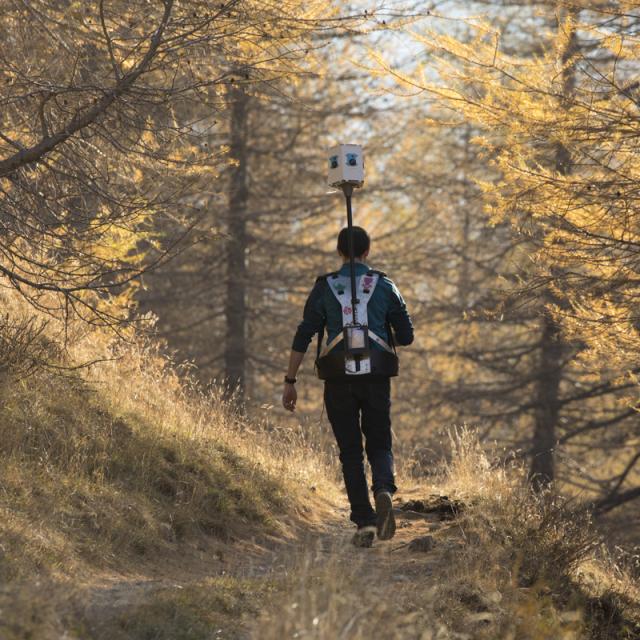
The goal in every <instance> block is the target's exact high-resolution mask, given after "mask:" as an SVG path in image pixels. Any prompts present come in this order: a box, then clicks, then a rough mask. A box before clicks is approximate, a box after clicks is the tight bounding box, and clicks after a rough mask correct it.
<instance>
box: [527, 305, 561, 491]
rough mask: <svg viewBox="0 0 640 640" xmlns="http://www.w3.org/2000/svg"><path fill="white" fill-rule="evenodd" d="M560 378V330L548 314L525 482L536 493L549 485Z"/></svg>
mask: <svg viewBox="0 0 640 640" xmlns="http://www.w3.org/2000/svg"><path fill="white" fill-rule="evenodd" d="M561 379H562V342H561V339H560V329H559V327H558V325H557V324H556V322H555V321H554V319H553V318H552V317H551V315H550V314H549V313H545V314H544V315H543V317H542V336H541V339H540V368H539V372H538V388H537V398H536V412H535V427H534V431H533V442H532V455H533V458H532V460H531V467H530V469H529V479H530V480H531V482H532V485H533V488H534V489H536V490H540V489H542V488H544V487H546V486H548V485H549V484H551V483H552V482H553V479H554V476H555V463H554V449H555V446H556V440H557V437H556V425H557V423H558V409H559V401H558V400H559V395H560V381H561Z"/></svg>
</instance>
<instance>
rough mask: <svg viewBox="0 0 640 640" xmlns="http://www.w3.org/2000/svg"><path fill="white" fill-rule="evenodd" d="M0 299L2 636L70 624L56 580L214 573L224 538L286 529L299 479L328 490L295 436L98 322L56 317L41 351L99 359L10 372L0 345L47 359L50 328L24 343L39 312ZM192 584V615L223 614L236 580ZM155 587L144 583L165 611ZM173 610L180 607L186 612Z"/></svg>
mask: <svg viewBox="0 0 640 640" xmlns="http://www.w3.org/2000/svg"><path fill="white" fill-rule="evenodd" d="M3 302H4V307H5V308H6V309H7V310H8V311H9V313H10V317H11V320H10V321H9V322H8V323H7V324H6V325H5V326H4V327H3V330H4V335H3V340H4V347H5V352H8V351H9V350H11V349H12V354H11V357H9V355H7V356H6V357H5V366H4V367H2V366H0V370H3V372H4V376H3V378H2V381H1V388H0V396H1V404H0V459H1V464H0V584H1V585H2V586H1V587H0V637H2V638H3V639H5V638H12V639H13V638H27V637H34V638H46V637H52V638H53V637H58V634H59V633H60V629H61V628H62V627H65V628H67V629H70V630H71V632H73V628H74V625H80V627H81V626H82V625H81V623H80V622H79V618H78V617H77V616H75V615H74V614H73V612H70V611H69V608H70V607H71V608H72V605H71V604H70V602H71V600H70V599H69V598H68V597H67V596H68V594H69V593H70V591H69V589H70V588H73V589H76V590H77V589H79V588H80V585H91V584H92V583H94V582H96V581H97V580H101V579H104V578H106V577H109V576H112V575H116V574H120V575H132V576H133V575H135V576H153V577H156V578H158V577H159V578H162V576H167V575H170V576H172V577H174V578H175V577H176V576H179V575H180V574H181V573H182V574H183V575H190V576H191V577H196V576H198V575H199V574H200V575H201V576H206V575H208V574H212V573H213V574H214V573H216V572H219V570H220V567H221V566H224V564H225V562H224V557H225V554H226V556H227V557H228V556H229V553H233V549H234V547H233V543H234V542H236V541H241V540H247V539H250V538H255V537H260V536H262V537H264V536H266V535H269V534H272V535H273V534H277V535H287V525H286V524H285V523H294V522H296V521H298V522H299V521H301V519H303V518H304V517H305V513H304V511H305V510H306V509H308V507H305V504H306V503H309V502H313V501H316V502H317V501H318V500H319V499H320V498H319V497H318V495H317V492H315V490H314V491H312V490H311V487H312V486H314V487H315V486H317V485H321V486H331V483H330V482H327V481H326V478H325V476H324V475H323V474H324V468H323V465H322V464H321V462H320V461H319V460H318V459H315V458H314V462H312V461H311V460H310V459H309V456H308V450H307V448H306V446H305V444H306V443H304V442H301V441H300V440H299V438H298V436H296V435H295V434H292V433H291V432H286V433H278V434H277V435H278V442H277V443H275V442H273V440H274V438H273V437H272V436H271V435H270V433H271V431H270V429H269V425H268V424H265V423H264V421H263V424H260V423H259V422H258V421H256V420H248V419H244V418H242V417H241V416H240V415H238V414H236V413H234V412H233V411H232V410H231V408H230V406H229V405H228V404H227V403H225V402H224V401H223V399H222V398H221V397H220V395H219V393H218V392H217V391H214V392H212V393H211V394H209V395H207V396H205V395H203V394H202V393H198V392H196V391H193V390H192V391H188V390H185V388H184V387H183V385H181V384H180V383H179V381H178V379H177V376H176V374H175V373H174V372H173V371H172V369H171V368H170V367H168V366H167V363H166V362H165V361H164V360H162V359H161V358H160V357H158V356H157V355H155V354H154V353H153V352H150V351H149V350H148V349H145V348H143V347H142V346H136V345H131V344H129V345H127V346H124V345H123V343H122V342H121V341H115V340H114V339H113V336H112V335H109V333H107V332H102V331H98V330H95V329H93V330H88V329H87V328H84V327H82V326H81V325H78V326H75V325H71V326H70V327H67V332H68V333H67V340H68V344H69V345H72V347H71V348H70V349H69V351H68V352H67V353H66V354H65V355H62V354H59V355H58V356H56V361H57V362H59V363H61V362H62V361H63V359H64V360H66V364H67V365H72V366H73V365H78V364H82V363H87V362H91V361H101V362H97V363H96V364H93V365H91V366H87V367H82V368H80V369H77V370H75V371H68V370H58V369H52V368H45V369H43V368H37V370H36V371H35V373H33V372H32V373H31V375H29V376H24V375H21V367H20V366H13V365H15V364H16V353H15V352H16V349H15V348H12V347H10V345H11V344H12V343H13V344H16V343H18V342H20V341H21V340H23V341H24V343H25V344H24V345H22V346H21V348H20V349H18V350H17V351H18V352H19V354H18V355H19V356H20V357H21V358H23V359H25V361H26V360H28V359H29V358H34V357H40V356H41V355H42V353H44V352H46V353H47V354H48V355H49V357H51V354H52V353H53V352H55V351H56V349H55V348H50V347H52V345H53V346H55V345H56V344H59V341H60V334H61V333H62V332H63V330H64V328H63V327H62V326H59V325H57V324H56V323H54V322H52V321H49V324H48V326H47V327H46V328H45V329H44V330H43V331H41V332H39V335H37V336H36V337H35V338H33V339H25V333H28V332H25V331H24V327H25V326H27V325H26V323H27V322H28V321H29V318H31V320H30V321H31V322H32V325H30V326H31V327H33V326H37V325H38V323H39V322H41V321H42V319H41V318H39V317H38V316H37V315H36V316H35V320H34V317H33V311H32V310H31V309H30V308H28V307H26V306H24V304H23V303H22V302H21V301H20V300H19V299H18V298H16V297H12V296H10V295H7V294H5V296H4V300H3ZM33 323H35V324H33ZM36 333H38V332H36ZM43 344H44V345H45V348H43ZM47 345H48V347H47ZM0 357H1V354H0ZM276 450H277V453H276ZM203 580H204V577H203ZM203 585H205V586H203V588H202V590H198V588H197V586H193V587H192V589H191V592H186V593H192V595H193V600H194V602H197V601H201V607H200V608H199V607H196V609H197V610H198V611H200V613H201V612H202V611H201V609H202V608H204V609H212V610H213V611H214V612H215V611H216V610H221V611H222V613H224V610H225V608H228V609H229V611H233V610H234V602H235V599H237V598H241V594H242V593H243V590H244V588H248V585H245V586H244V587H243V588H240V587H238V585H235V586H234V585H233V584H230V583H228V580H227V583H223V582H220V583H219V584H218V588H217V589H215V590H214V593H212V594H211V595H209V596H207V594H208V593H210V592H211V588H210V586H211V585H210V584H209V587H206V580H204V582H203ZM258 590H259V589H258ZM196 592H197V593H196ZM220 594H222V595H220ZM225 594H226V595H225ZM196 596H197V597H196ZM154 597H155V596H154ZM167 597H168V596H167V595H166V593H165V594H164V595H163V592H162V590H160V591H159V592H158V598H159V602H160V603H161V604H160V605H159V606H160V609H161V610H162V611H165V612H167V611H169V610H170V607H168V605H167V604H166V602H164V604H163V598H164V600H166V599H167ZM180 597H181V598H183V599H184V598H185V597H186V595H185V593H182V594H181V596H180ZM216 603H217V605H216ZM218 605H219V606H218ZM216 607H217V608H216ZM143 609H144V611H143V613H142V614H141V615H142V617H143V618H145V617H147V616H148V615H150V616H151V619H154V620H155V622H156V623H157V622H158V616H157V615H155V614H154V613H153V607H152V608H151V613H150V612H149V611H148V610H147V609H148V606H147V605H146V604H145V605H144V607H143ZM180 610H181V611H182V612H183V613H182V614H181V615H183V617H184V615H187V614H188V611H189V608H188V607H187V608H186V609H184V607H181V608H180ZM63 611H66V614H65V615H67V616H70V620H68V621H67V622H66V623H65V622H63V621H62V620H61V618H63V617H64V616H63V614H62V613H61V612H63ZM185 612H186V613H185ZM194 615H195V613H194ZM174 617H175V616H174ZM123 624H124V625H125V627H126V624H125V622H123ZM131 624H134V625H135V621H133V622H131ZM202 624H204V623H202ZM213 624H215V621H213V620H212V621H210V624H204V627H207V628H209V627H210V626H211V625H213ZM182 626H184V625H182ZM187 626H189V625H187ZM201 626H202V625H201ZM80 627H78V628H79V629H80ZM204 627H203V628H204ZM209 630H210V629H209ZM77 633H78V634H79V637H87V636H86V634H87V633H88V632H87V631H86V629H85V630H80V631H77ZM203 633H204V632H203ZM109 635H110V636H112V637H116V636H115V635H114V633H113V631H112V632H110V633H109ZM153 637H156V636H153ZM190 637H200V636H198V635H193V636H190Z"/></svg>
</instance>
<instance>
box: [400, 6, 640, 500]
mask: <svg viewBox="0 0 640 640" xmlns="http://www.w3.org/2000/svg"><path fill="white" fill-rule="evenodd" d="M537 4H542V3H537ZM554 4H555V3H554ZM543 8H544V7H543ZM549 15H551V17H553V18H554V19H555V21H556V28H555V35H554V34H553V32H552V31H551V30H546V31H545V30H544V29H545V25H548V24H549V23H550V20H549ZM542 18H543V20H542V21H541V22H540V26H541V29H542V31H541V34H540V35H541V37H540V40H542V41H546V42H547V43H548V44H547V45H546V46H543V47H541V49H540V50H539V51H538V52H537V55H534V56H531V55H530V54H529V52H527V55H524V56H523V55H519V53H518V51H517V49H516V50H514V49H513V48H512V47H508V52H507V51H505V50H504V49H503V48H502V47H501V42H500V34H499V33H497V31H496V29H495V28H494V26H493V25H491V24H489V23H483V24H476V37H475V38H474V39H473V40H472V41H466V42H465V41H461V40H459V39H456V38H455V37H453V36H451V35H450V34H444V35H443V34H442V33H435V32H431V33H429V35H428V36H427V37H425V38H423V39H421V42H422V43H423V44H424V45H425V46H426V47H427V49H428V51H430V52H431V53H432V55H433V59H436V60H439V61H440V63H441V66H440V73H441V74H442V76H441V77H442V78H443V79H444V82H437V81H433V80H432V79H431V78H422V79H418V80H416V77H415V76H413V77H411V78H408V79H405V81H408V82H411V83H413V84H414V85H415V84H419V85H420V86H421V87H423V88H424V89H425V90H426V91H428V92H430V93H431V94H432V95H434V96H437V98H438V100H439V102H440V104H442V105H446V107H447V108H449V109H452V110H453V111H456V112H459V113H461V114H463V116H464V118H465V119H466V120H467V121H468V122H470V123H472V124H473V125H474V126H475V127H477V128H478V129H480V130H481V132H482V133H481V135H479V136H476V143H477V144H478V145H479V146H480V147H481V148H483V149H484V152H485V153H486V154H487V157H488V158H489V159H490V160H491V162H492V166H493V168H494V170H495V171H496V172H497V174H498V176H499V177H498V178H497V179H495V180H484V182H482V181H481V182H480V184H481V186H482V187H483V189H484V192H485V198H486V201H487V203H488V208H489V215H490V217H491V219H492V220H493V221H494V222H496V223H500V224H502V223H503V222H508V223H509V224H511V225H512V227H513V229H514V230H515V232H516V233H517V234H518V236H520V237H521V238H522V239H523V241H525V242H526V254H527V259H528V262H529V265H528V267H527V268H526V269H521V270H518V272H517V277H518V278H519V280H520V283H519V286H518V287H516V288H515V289H514V292H513V293H514V294H515V295H516V298H515V299H516V300H517V299H519V300H520V304H521V305H524V304H525V303H526V304H528V305H529V306H531V305H532V304H533V305H538V304H540V302H542V304H543V306H541V307H539V312H538V313H539V316H538V317H539V318H540V323H541V324H540V332H539V336H540V341H539V343H538V347H537V348H538V356H537V358H538V362H537V365H534V366H536V368H537V373H536V376H537V378H538V383H537V385H536V388H537V391H536V392H535V393H534V394H533V395H532V396H531V403H530V407H531V408H532V409H533V411H534V424H533V438H532V443H533V448H532V451H531V453H532V454H533V463H532V466H531V472H532V475H534V476H538V477H540V478H541V479H542V480H543V481H544V480H545V479H546V480H548V479H551V478H553V477H554V476H555V468H554V460H553V453H552V451H553V450H557V446H558V444H559V445H560V446H561V449H562V459H563V461H564V462H566V467H568V468H569V469H571V470H578V471H579V473H578V474H577V477H578V478H579V483H580V484H581V486H586V487H587V488H590V489H591V490H593V489H595V490H596V491H597V492H598V493H599V495H600V496H601V499H600V502H599V505H600V509H601V510H604V509H608V508H611V507H612V506H614V505H617V504H621V503H622V502H623V501H625V500H629V499H632V498H634V497H636V496H637V495H638V494H639V493H640V492H639V491H638V489H636V487H634V486H633V484H632V483H633V479H632V478H633V474H634V467H635V465H636V463H637V460H638V458H639V457H638V455H637V454H636V453H635V452H634V451H633V450H632V443H633V442H634V441H635V440H636V439H637V428H636V427H635V424H636V420H635V413H636V406H637V393H636V392H635V391H634V387H635V382H634V380H635V378H634V376H635V375H636V373H637V367H636V365H635V362H634V353H635V349H636V346H637V344H638V339H637V329H636V326H637V323H636V320H635V319H636V317H637V315H636V314H635V312H634V310H633V309H634V305H633V302H634V299H635V281H636V279H637V278H636V276H635V268H636V263H635V256H636V252H635V242H636V241H635V233H636V225H635V216H634V213H633V211H634V208H633V203H634V186H633V185H634V179H635V174H634V171H635V164H634V159H635V153H636V150H635V146H634V144H633V142H632V140H633V135H634V134H633V132H634V131H635V119H636V118H635V113H636V111H637V100H636V94H635V93H634V91H635V87H634V84H633V82H634V81H633V76H632V73H631V70H632V62H633V60H634V59H635V57H636V56H637V51H638V45H637V35H636V33H637V23H638V17H637V16H636V15H635V13H634V11H633V7H631V5H630V4H629V3H615V6H612V4H611V3H588V4H586V3H575V2H572V3H563V2H559V3H557V4H556V5H555V6H554V7H553V8H552V9H551V8H549V6H547V7H546V12H545V13H543V14H542ZM505 49H507V47H505ZM531 308H535V307H531ZM506 311H507V312H508V308H507V309H506ZM534 373H535V370H534ZM594 438H595V442H594ZM568 445H572V446H573V449H571V451H573V454H571V456H569V457H567V454H566V453H564V452H565V451H567V452H568V451H569V450H568V449H567V446H568ZM630 449H631V450H630ZM603 451H605V452H607V453H609V454H610V457H609V458H608V460H609V462H606V463H604V464H601V465H599V466H600V468H599V469H597V470H596V471H590V470H587V469H588V466H589V465H590V464H592V463H593V462H595V461H596V460H602V459H603V458H602V452H603ZM625 452H627V453H626V455H627V458H626V461H625V462H624V463H623V464H621V465H620V464H617V466H616V464H615V463H614V462H613V460H618V461H619V460H625V458H624V457H623V456H624V455H625ZM605 460H607V458H605ZM574 481H575V479H574ZM629 485H631V486H629Z"/></svg>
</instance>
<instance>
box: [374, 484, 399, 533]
mask: <svg viewBox="0 0 640 640" xmlns="http://www.w3.org/2000/svg"><path fill="white" fill-rule="evenodd" d="M376 518H377V520H376V528H377V531H378V538H379V539H380V540H391V538H393V536H394V534H395V532H396V519H395V516H394V515H393V504H392V502H391V494H390V493H389V492H388V491H380V492H379V493H377V494H376Z"/></svg>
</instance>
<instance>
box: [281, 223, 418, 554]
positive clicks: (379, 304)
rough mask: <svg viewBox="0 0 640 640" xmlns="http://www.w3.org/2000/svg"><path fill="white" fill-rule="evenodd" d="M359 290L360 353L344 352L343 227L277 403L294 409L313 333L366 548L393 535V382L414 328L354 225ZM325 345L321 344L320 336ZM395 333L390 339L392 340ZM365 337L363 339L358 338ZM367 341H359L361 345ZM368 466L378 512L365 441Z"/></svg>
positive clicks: (347, 316) (357, 538) (347, 305)
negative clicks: (333, 267)
mask: <svg viewBox="0 0 640 640" xmlns="http://www.w3.org/2000/svg"><path fill="white" fill-rule="evenodd" d="M352 232H353V255H354V258H355V265H354V266H355V275H356V291H357V297H356V301H357V308H356V312H357V315H356V317H357V319H358V324H359V325H361V327H360V328H363V329H364V331H363V333H360V334H359V335H360V337H359V338H354V344H356V343H357V344H356V346H358V347H362V348H361V349H359V350H356V352H357V353H358V355H351V354H352V353H353V352H352V351H349V350H348V349H347V348H345V347H346V346H347V345H345V342H344V336H345V331H346V329H345V327H349V325H350V324H351V319H352V318H353V309H352V308H351V300H352V296H351V283H350V279H349V257H348V256H349V238H348V229H347V228H344V229H342V230H341V231H340V233H339V235H338V242H337V250H338V255H339V256H340V258H341V259H342V261H343V265H342V267H341V268H340V269H339V271H335V272H332V273H328V274H325V275H322V276H320V277H318V278H317V280H316V282H315V285H314V286H313V289H312V290H311V293H310V294H309V297H308V299H307V301H306V303H305V306H304V312H303V319H302V322H300V324H299V325H298V328H297V331H296V334H295V336H294V339H293V344H292V347H291V354H290V357H289V367H288V371H287V374H286V375H285V379H284V391H283V394H282V404H283V406H284V408H285V409H287V410H288V411H294V410H295V407H296V402H297V392H296V388H295V384H296V374H297V372H298V369H299V367H300V365H301V363H302V360H303V358H304V356H305V353H306V351H307V349H308V347H309V344H310V342H311V340H312V338H313V336H314V335H315V334H318V349H317V356H316V362H315V364H316V369H317V373H318V376H319V377H320V378H321V379H323V380H324V403H325V406H326V408H327V417H328V418H329V422H330V423H331V428H332V430H333V433H334V435H335V438H336V442H337V444H338V449H339V451H340V462H341V464H342V473H343V477H344V483H345V487H346V491H347V497H348V499H349V503H350V506H351V515H350V519H351V521H352V522H354V523H355V524H356V526H357V530H356V532H355V534H354V536H353V538H352V542H353V544H354V545H356V546H358V547H370V546H371V545H372V543H373V540H374V537H375V535H376V534H377V536H378V538H379V539H380V540H389V539H390V538H392V537H393V535H394V533H395V518H394V515H393V506H392V495H393V494H394V493H395V492H396V490H397V487H396V485H395V479H394V464H393V463H394V460H393V452H392V438H391V417H390V409H391V394H390V391H391V382H390V378H391V377H393V376H395V375H397V373H398V360H397V356H396V353H395V345H396V344H398V345H402V346H405V345H409V344H411V343H412V342H413V324H412V321H411V317H410V316H409V313H408V311H407V307H406V304H405V302H404V299H403V298H402V296H401V294H400V292H399V291H398V289H397V287H396V286H395V284H394V283H393V281H392V280H391V279H389V278H388V277H387V276H386V274H385V273H383V272H381V271H376V270H374V269H370V268H369V266H368V265H367V264H366V262H365V261H366V259H367V257H368V255H369V250H370V246H371V240H370V238H369V235H368V234H367V232H366V231H365V230H364V229H363V228H362V227H356V226H354V227H352ZM325 330H326V333H327V342H326V344H325V346H324V348H323V347H322V341H323V336H324V332H325ZM394 334H395V335H394ZM363 335H364V339H363V337H362V336H363ZM363 340H364V341H363ZM363 435H364V438H365V447H364V451H366V454H367V459H368V461H369V465H370V467H371V475H372V480H373V483H372V487H371V489H372V492H373V497H374V504H375V510H374V508H373V506H372V504H371V500H370V497H369V488H368V486H367V480H366V475H365V468H364V456H363V446H362V436H363Z"/></svg>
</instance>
